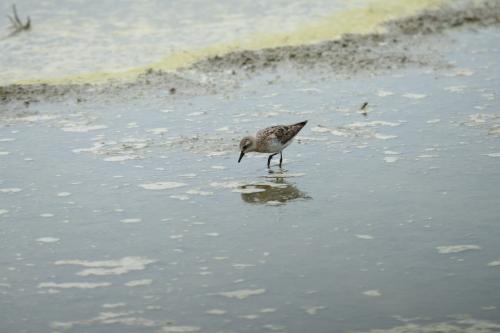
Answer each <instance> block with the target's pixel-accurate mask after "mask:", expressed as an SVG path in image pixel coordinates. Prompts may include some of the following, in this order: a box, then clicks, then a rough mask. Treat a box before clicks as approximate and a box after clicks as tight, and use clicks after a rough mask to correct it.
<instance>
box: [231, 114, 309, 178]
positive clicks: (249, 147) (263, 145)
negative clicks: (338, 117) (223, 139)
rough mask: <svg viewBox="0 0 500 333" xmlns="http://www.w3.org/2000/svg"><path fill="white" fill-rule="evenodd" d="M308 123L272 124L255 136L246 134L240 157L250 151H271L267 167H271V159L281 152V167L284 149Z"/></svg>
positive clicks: (241, 144) (241, 142)
mask: <svg viewBox="0 0 500 333" xmlns="http://www.w3.org/2000/svg"><path fill="white" fill-rule="evenodd" d="M306 124H307V120H306V121H303V122H301V123H297V124H293V125H278V126H271V127H267V128H264V129H261V130H260V131H258V132H257V134H255V136H252V135H250V136H246V137H244V138H243V139H241V141H240V150H241V153H240V158H239V159H238V163H240V162H241V159H242V158H243V156H244V155H245V154H246V153H248V152H252V151H254V152H257V153H271V155H269V158H268V159H267V167H268V168H270V164H271V159H272V158H273V156H274V155H277V154H278V153H279V154H280V168H281V164H282V162H283V153H282V152H283V149H285V148H286V147H288V145H290V143H292V140H293V138H294V137H295V136H296V135H297V133H299V132H300V130H301V129H302V128H303V127H304V126H305V125H306Z"/></svg>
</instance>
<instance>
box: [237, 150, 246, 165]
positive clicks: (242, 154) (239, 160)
mask: <svg viewBox="0 0 500 333" xmlns="http://www.w3.org/2000/svg"><path fill="white" fill-rule="evenodd" d="M243 156H245V153H244V152H241V154H240V158H238V163H240V162H241V159H242V158H243Z"/></svg>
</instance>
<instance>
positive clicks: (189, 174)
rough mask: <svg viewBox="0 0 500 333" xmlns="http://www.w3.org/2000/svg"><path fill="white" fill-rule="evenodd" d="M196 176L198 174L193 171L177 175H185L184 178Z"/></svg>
mask: <svg viewBox="0 0 500 333" xmlns="http://www.w3.org/2000/svg"><path fill="white" fill-rule="evenodd" d="M196 176H198V175H197V174H195V173H184V174H182V175H179V177H185V178H194V177H196Z"/></svg>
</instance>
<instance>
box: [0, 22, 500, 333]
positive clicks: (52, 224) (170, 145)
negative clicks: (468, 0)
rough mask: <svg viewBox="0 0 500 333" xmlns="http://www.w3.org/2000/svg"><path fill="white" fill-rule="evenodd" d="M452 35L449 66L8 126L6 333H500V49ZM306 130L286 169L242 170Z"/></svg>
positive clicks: (95, 109) (0, 184) (491, 42)
mask: <svg viewBox="0 0 500 333" xmlns="http://www.w3.org/2000/svg"><path fill="white" fill-rule="evenodd" d="M444 40H445V41H446V42H445V43H443V45H442V46H441V48H440V52H442V54H441V56H442V58H443V60H444V62H445V63H447V64H448V65H449V66H446V67H442V68H430V67H429V68H426V67H424V68H407V69H401V70H395V71H390V72H386V73H381V74H376V75H368V74H359V75H354V76H351V77H347V76H338V75H335V74H334V73H325V72H324V71H319V70H318V71H314V70H311V71H300V70H293V71H292V70H289V69H278V70H277V71H264V72H262V73H261V74H258V75H256V76H255V77H253V78H251V79H249V80H246V81H243V82H242V83H241V87H240V88H239V89H236V90H231V91H227V92H224V93H218V94H214V95H206V96H203V95H202V96H197V97H191V98H181V97H179V98H178V99H175V98H174V99H169V100H168V102H167V101H166V100H165V99H164V98H162V96H161V94H157V95H153V96H145V97H144V98H143V99H137V100H135V101H130V100H126V101H125V102H123V103H120V102H118V101H116V100H113V101H112V102H110V103H102V101H101V100H99V101H97V102H93V101H92V100H89V101H86V102H85V103H77V102H75V101H74V100H70V101H67V102H65V103H44V102H41V103H38V104H35V105H32V106H30V107H29V108H28V109H27V110H25V111H23V112H24V113H25V114H24V115H21V116H16V117H12V118H11V119H4V121H3V122H2V125H1V127H0V224H1V226H2V227H1V229H0V230H1V231H0V234H1V238H2V251H1V252H0V261H1V262H2V265H1V266H0V272H1V273H0V277H1V280H0V293H1V295H2V297H1V298H0V304H1V308H2V311H1V314H0V322H1V323H2V324H1V325H2V329H4V330H5V331H8V332H22V331H26V332H35V331H36V332H63V331H68V332H145V331H152V332H153V331H160V332H197V331H200V332H257V331H259V332H267V331H277V332H304V331H312V332H332V331H335V332H350V331H369V330H372V329H380V330H387V331H389V332H400V331H405V332H408V331H409V332H413V331H414V332H419V331H425V330H427V331H433V330H434V331H435V330H436V329H438V328H439V329H440V330H441V331H444V332H447V331H448V332H460V331H474V330H476V331H481V332H490V331H491V332H496V331H498V330H499V329H500V323H499V322H498V317H499V316H498V313H499V309H498V308H499V307H500V294H499V293H498V279H499V277H500V270H499V269H500V268H499V266H500V245H499V244H498V236H499V235H500V226H499V225H498V216H499V215H500V205H498V202H499V197H500V192H499V186H498V185H499V184H500V168H499V163H500V144H499V141H498V140H499V135H500V113H499V106H500V105H499V102H498V87H499V86H500V82H499V77H500V76H499V74H500V67H499V64H498V59H499V49H498V45H500V43H499V42H500V32H499V30H498V29H483V30H481V31H479V32H471V31H468V30H463V31H455V32H454V33H449V34H448V36H447V38H446V39H444ZM364 102H368V107H367V109H366V112H367V115H366V116H364V115H363V114H362V113H361V112H360V111H359V108H360V106H361V105H362V104H363V103H364ZM305 119H308V120H309V123H308V125H307V127H306V128H304V130H303V131H302V132H301V133H300V135H299V136H298V137H297V139H296V142H295V143H294V144H292V145H291V146H290V147H288V148H287V150H286V151H285V152H284V169H285V170H279V168H278V167H277V166H273V171H274V172H273V173H269V172H268V171H267V170H266V168H265V165H266V156H255V155H254V156H248V157H245V158H244V160H243V161H242V163H241V164H237V162H236V160H237V157H238V151H237V144H238V140H239V139H240V137H242V136H243V135H245V134H247V133H251V132H254V131H255V130H256V129H259V128H262V127H265V126H269V125H273V124H280V123H292V122H296V121H301V120H305Z"/></svg>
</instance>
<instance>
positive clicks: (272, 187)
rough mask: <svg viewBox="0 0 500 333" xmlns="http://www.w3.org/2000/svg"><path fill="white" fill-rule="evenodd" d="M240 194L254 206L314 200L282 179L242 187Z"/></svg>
mask: <svg viewBox="0 0 500 333" xmlns="http://www.w3.org/2000/svg"><path fill="white" fill-rule="evenodd" d="M238 192H240V193H241V199H242V200H243V201H245V202H248V203H254V204H266V203H269V204H270V203H276V204H284V203H286V202H287V201H290V200H295V199H312V198H311V197H310V196H308V195H307V194H306V193H304V192H302V191H300V190H299V189H298V188H297V187H295V185H292V184H290V183H288V182H286V181H285V179H284V178H282V177H279V178H274V179H269V180H268V181H266V182H263V183H261V184H259V183H257V184H249V185H242V186H240V187H239V190H238Z"/></svg>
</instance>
